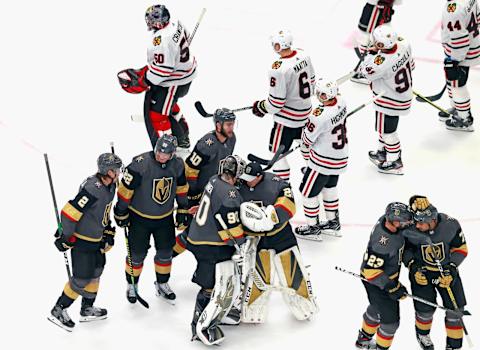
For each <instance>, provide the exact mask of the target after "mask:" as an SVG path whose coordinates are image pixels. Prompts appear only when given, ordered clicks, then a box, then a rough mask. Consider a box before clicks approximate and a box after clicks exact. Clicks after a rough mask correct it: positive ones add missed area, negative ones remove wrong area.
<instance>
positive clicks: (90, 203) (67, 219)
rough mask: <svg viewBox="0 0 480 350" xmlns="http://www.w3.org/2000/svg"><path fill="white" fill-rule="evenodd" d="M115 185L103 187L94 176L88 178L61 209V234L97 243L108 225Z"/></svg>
mask: <svg viewBox="0 0 480 350" xmlns="http://www.w3.org/2000/svg"><path fill="white" fill-rule="evenodd" d="M115 190H116V185H115V184H111V185H110V186H105V185H104V184H103V183H102V181H101V180H100V179H99V178H98V177H97V176H95V175H92V176H90V177H88V178H87V179H86V180H85V181H84V182H83V183H82V184H81V185H80V189H79V192H78V194H77V195H76V196H75V198H74V199H72V200H70V201H68V203H67V204H65V206H64V207H63V209H62V215H61V221H62V227H63V234H64V235H65V237H67V238H69V237H71V236H72V235H74V236H76V237H77V238H80V239H83V240H86V241H90V242H99V241H101V240H102V237H103V230H104V228H105V226H107V225H108V224H109V223H110V209H111V208H112V201H113V197H114V196H115Z"/></svg>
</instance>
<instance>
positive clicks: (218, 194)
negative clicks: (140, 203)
mask: <svg viewBox="0 0 480 350" xmlns="http://www.w3.org/2000/svg"><path fill="white" fill-rule="evenodd" d="M244 168H245V162H244V161H243V160H242V159H241V158H240V157H238V156H227V157H226V158H225V159H224V160H223V161H222V162H221V164H220V168H219V175H214V176H212V177H211V178H210V180H209V181H208V183H207V185H206V186H205V191H204V192H203V196H202V200H201V201H200V206H199V209H198V212H197V213H196V215H195V220H193V222H192V224H191V225H190V227H189V230H188V242H187V249H188V250H189V251H191V252H192V253H193V255H194V256H195V259H196V260H197V268H196V270H195V273H194V275H193V278H192V282H194V283H196V284H198V285H199V286H200V287H201V289H200V291H199V292H198V294H197V299H196V303H195V310H194V314H193V320H192V323H191V326H192V340H195V339H200V340H201V341H202V342H203V343H205V344H207V345H214V344H218V343H220V342H221V341H223V339H224V335H223V332H222V330H221V329H220V327H218V324H219V323H220V321H221V320H222V318H223V316H224V315H226V314H228V313H229V311H230V309H231V307H232V304H233V301H234V300H235V299H236V297H237V296H238V294H239V290H240V279H239V274H238V272H237V268H236V266H235V263H234V262H233V261H232V256H233V255H234V253H235V247H234V246H235V245H237V246H238V245H241V244H242V243H243V242H244V241H245V238H244V231H243V227H242V224H241V222H240V217H239V211H240V204H241V203H242V198H241V196H240V193H239V192H238V190H237V189H236V187H235V183H236V182H237V180H238V179H239V177H240V176H241V175H242V173H243V170H244Z"/></svg>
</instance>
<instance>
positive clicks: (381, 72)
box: [361, 38, 415, 115]
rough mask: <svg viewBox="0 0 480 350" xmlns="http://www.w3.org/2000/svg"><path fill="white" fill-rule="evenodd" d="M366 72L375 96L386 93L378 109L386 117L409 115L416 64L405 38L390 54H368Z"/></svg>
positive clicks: (375, 106) (376, 102) (365, 74)
mask: <svg viewBox="0 0 480 350" xmlns="http://www.w3.org/2000/svg"><path fill="white" fill-rule="evenodd" d="M361 69H362V73H363V74H364V76H365V77H366V78H367V79H368V80H370V81H371V85H370V86H371V89H372V91H373V94H374V96H377V95H379V94H380V93H382V92H383V93H384V94H383V96H382V97H381V98H378V99H377V100H376V101H375V102H374V109H375V110H376V111H377V112H380V113H384V114H386V115H405V114H408V113H409V111H410V107H411V105H412V98H413V93H412V71H413V70H414V69H415V62H414V60H413V57H412V48H411V47H410V44H409V43H408V42H406V41H405V40H404V39H402V38H399V39H398V42H397V44H396V45H395V46H394V47H393V48H392V49H391V50H389V51H388V52H378V53H377V54H374V55H367V57H365V61H364V63H363V64H362V67H361Z"/></svg>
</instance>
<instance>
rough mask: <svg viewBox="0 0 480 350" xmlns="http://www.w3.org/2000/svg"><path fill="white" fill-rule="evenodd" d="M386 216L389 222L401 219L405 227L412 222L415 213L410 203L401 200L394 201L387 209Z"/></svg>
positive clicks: (401, 224) (401, 223)
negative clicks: (410, 207)
mask: <svg viewBox="0 0 480 350" xmlns="http://www.w3.org/2000/svg"><path fill="white" fill-rule="evenodd" d="M385 218H386V219H387V220H388V221H389V222H393V221H399V222H400V226H402V227H404V226H407V225H409V224H411V223H412V220H413V215H412V213H411V212H410V210H409V208H408V205H406V204H403V203H400V202H392V203H390V204H388V205H387V208H386V209H385Z"/></svg>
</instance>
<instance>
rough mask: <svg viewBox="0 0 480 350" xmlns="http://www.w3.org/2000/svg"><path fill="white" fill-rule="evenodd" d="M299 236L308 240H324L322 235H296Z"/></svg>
mask: <svg viewBox="0 0 480 350" xmlns="http://www.w3.org/2000/svg"><path fill="white" fill-rule="evenodd" d="M295 236H296V237H297V238H300V239H305V240H307V241H317V242H321V241H323V238H322V236H320V235H307V236H304V235H295Z"/></svg>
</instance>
